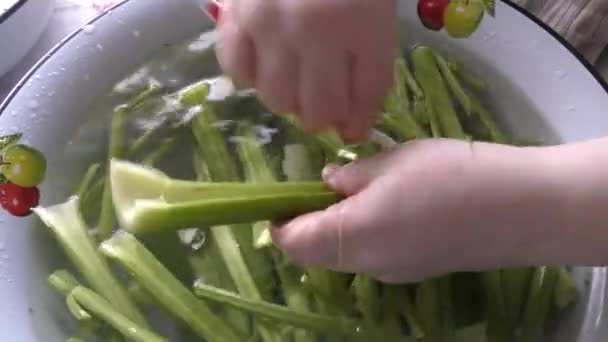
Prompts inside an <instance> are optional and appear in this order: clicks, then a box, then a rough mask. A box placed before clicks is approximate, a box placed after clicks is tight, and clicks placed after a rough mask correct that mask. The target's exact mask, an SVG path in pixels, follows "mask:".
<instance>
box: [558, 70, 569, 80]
mask: <svg viewBox="0 0 608 342" xmlns="http://www.w3.org/2000/svg"><path fill="white" fill-rule="evenodd" d="M567 75H568V73H567V72H565V71H564V70H556V71H555V78H557V79H558V80H562V79H564V78H565V77H566V76H567Z"/></svg>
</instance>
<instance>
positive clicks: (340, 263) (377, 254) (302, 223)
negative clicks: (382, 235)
mask: <svg viewBox="0 0 608 342" xmlns="http://www.w3.org/2000/svg"><path fill="white" fill-rule="evenodd" d="M362 205H364V206H366V204H365V196H353V197H349V198H347V199H345V200H343V201H342V202H340V203H338V204H336V205H334V206H331V207H329V208H328V209H326V210H324V211H318V212H314V213H310V214H306V215H302V216H300V217H297V218H295V219H293V220H291V221H289V222H288V223H286V224H285V225H283V226H275V227H273V229H272V230H271V234H272V238H273V241H274V243H275V245H276V246H277V247H278V248H279V249H281V250H282V251H283V252H285V253H286V254H287V256H288V257H289V258H290V259H291V260H292V261H293V262H295V263H296V264H299V265H303V266H315V267H325V268H329V269H332V270H336V271H340V272H366V273H375V272H376V271H377V269H378V266H379V265H381V264H382V262H381V258H382V250H381V248H380V249H379V248H377V246H378V245H379V243H378V242H377V241H376V240H378V236H379V234H377V233H376V231H377V230H376V229H374V228H376V227H375V224H374V218H373V213H370V210H365V209H366V208H365V207H363V206H362ZM371 209H372V210H373V209H374V208H371ZM370 228H371V229H370Z"/></svg>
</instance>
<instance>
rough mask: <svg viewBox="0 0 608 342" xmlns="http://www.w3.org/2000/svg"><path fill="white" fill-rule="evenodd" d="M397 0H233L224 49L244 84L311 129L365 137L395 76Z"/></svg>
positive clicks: (221, 26) (225, 62)
mask: <svg viewBox="0 0 608 342" xmlns="http://www.w3.org/2000/svg"><path fill="white" fill-rule="evenodd" d="M395 7H396V4H395V0H386V1H370V0H335V1H324V0H310V1H300V0H229V1H227V2H226V3H225V5H223V9H222V13H221V16H220V20H219V23H218V31H219V40H218V49H217V55H218V59H219V62H220V65H221V67H222V69H223V71H224V72H225V73H226V74H227V75H228V76H230V77H231V78H232V79H233V80H234V81H235V82H236V83H237V84H239V85H240V86H246V87H254V88H255V89H256V90H257V92H258V95H259V97H260V99H261V100H262V102H263V103H264V104H265V105H267V106H268V107H269V108H270V109H271V110H273V111H275V112H279V113H291V114H295V115H296V116H298V117H299V119H300V121H301V123H302V126H303V128H304V129H305V130H307V131H308V132H316V131H320V130H323V129H336V130H337V131H338V132H339V133H340V134H341V136H342V138H343V139H344V140H345V141H346V142H355V141H358V140H362V139H364V138H366V136H367V133H368V131H369V129H370V128H371V127H372V126H373V123H374V122H375V119H376V115H377V114H378V113H380V111H381V108H382V103H383V100H384V97H385V95H386V93H387V92H388V90H389V87H390V86H391V84H392V83H391V82H392V73H393V62H394V56H395V52H396V47H397V18H396V9H395Z"/></svg>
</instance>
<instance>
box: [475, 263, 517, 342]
mask: <svg viewBox="0 0 608 342" xmlns="http://www.w3.org/2000/svg"><path fill="white" fill-rule="evenodd" d="M481 281H482V286H483V288H484V291H485V294H486V297H487V321H488V324H487V328H486V334H487V337H486V338H487V340H488V341H491V342H508V341H511V340H512V339H513V336H512V334H513V327H512V326H510V324H509V322H508V313H507V304H506V303H505V297H504V290H503V282H502V277H501V271H489V272H484V273H482V274H481Z"/></svg>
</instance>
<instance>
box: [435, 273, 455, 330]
mask: <svg viewBox="0 0 608 342" xmlns="http://www.w3.org/2000/svg"><path fill="white" fill-rule="evenodd" d="M438 290H439V302H440V306H441V321H442V331H443V335H444V336H446V335H450V334H452V333H453V331H454V317H453V315H454V303H453V298H452V296H453V294H452V276H451V275H445V276H443V277H441V278H439V280H438Z"/></svg>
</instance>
